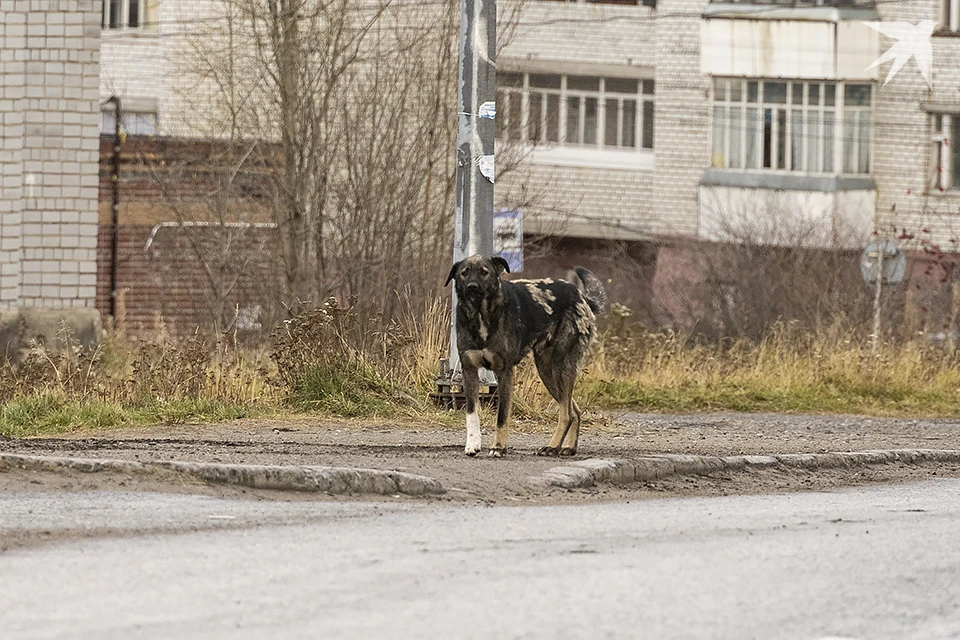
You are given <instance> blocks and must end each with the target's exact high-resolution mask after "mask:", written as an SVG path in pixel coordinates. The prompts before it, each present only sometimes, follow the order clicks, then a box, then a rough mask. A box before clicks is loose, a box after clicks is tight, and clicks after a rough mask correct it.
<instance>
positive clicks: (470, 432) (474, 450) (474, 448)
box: [463, 413, 480, 456]
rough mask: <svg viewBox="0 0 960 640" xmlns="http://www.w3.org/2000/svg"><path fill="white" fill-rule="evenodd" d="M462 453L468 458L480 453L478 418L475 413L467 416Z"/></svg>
mask: <svg viewBox="0 0 960 640" xmlns="http://www.w3.org/2000/svg"><path fill="white" fill-rule="evenodd" d="M463 452H464V453H465V454H467V455H468V456H475V455H477V454H478V453H480V416H478V415H477V414H475V413H468V414H467V444H466V446H464V447H463Z"/></svg>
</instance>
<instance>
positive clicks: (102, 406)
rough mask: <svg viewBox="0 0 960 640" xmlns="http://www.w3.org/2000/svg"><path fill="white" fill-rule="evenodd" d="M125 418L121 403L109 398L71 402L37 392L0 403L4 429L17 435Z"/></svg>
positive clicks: (103, 425)
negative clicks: (107, 401)
mask: <svg viewBox="0 0 960 640" xmlns="http://www.w3.org/2000/svg"><path fill="white" fill-rule="evenodd" d="M124 421H125V416H124V413H123V411H122V410H121V409H119V408H118V407H116V406H114V405H112V404H109V403H105V402H68V401H67V400H66V399H64V398H63V397H61V396H58V395H56V394H53V393H37V394H32V395H28V396H24V397H22V398H17V399H15V400H11V401H9V402H5V403H3V405H0V433H3V435H5V436H10V437H14V438H24V437H30V436H40V435H53V434H58V433H64V432H66V431H72V430H74V429H79V428H88V429H98V428H103V429H106V428H109V427H115V426H118V425H120V424H122V423H123V422H124Z"/></svg>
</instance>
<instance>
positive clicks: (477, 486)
mask: <svg viewBox="0 0 960 640" xmlns="http://www.w3.org/2000/svg"><path fill="white" fill-rule="evenodd" d="M548 438H549V432H548V428H546V427H545V426H537V425H531V424H524V423H521V424H519V425H517V427H516V428H515V429H514V431H513V433H512V435H511V439H510V455H509V456H508V457H507V458H505V459H502V460H499V459H490V458H487V457H485V456H484V457H478V458H474V459H471V458H467V457H465V456H464V455H463V453H462V447H463V442H462V440H463V433H462V432H461V430H460V429H451V428H446V427H441V426H436V425H424V424H417V423H414V422H411V421H404V422H397V421H392V422H378V423H372V422H369V421H368V422H358V421H344V420H339V421H338V420H329V419H296V420H269V421H257V420H242V421H236V422H228V423H220V424H212V425H177V426H157V427H150V428H125V429H118V430H111V431H106V432H98V433H91V432H84V433H82V434H76V435H70V436H65V437H60V438H38V439H30V440H16V441H10V440H5V441H2V442H0V449H2V450H4V451H9V452H17V453H29V454H35V455H65V456H75V457H96V458H126V459H133V460H188V461H199V462H223V463H249V464H282V465H331V466H351V467H368V468H375V469H390V470H398V471H408V472H411V473H419V474H424V475H428V476H432V477H435V478H437V479H439V480H440V481H441V482H442V483H443V485H444V487H446V488H447V491H448V493H447V495H446V496H444V497H443V498H440V499H443V500H470V501H475V500H479V501H483V502H508V501H521V502H527V501H548V502H577V501H583V500H594V499H598V498H601V499H603V498H607V499H630V498H641V497H648V496H651V495H664V494H671V495H713V494H726V493H757V492H768V491H790V490H811V489H826V488H830V487H835V486H841V485H851V484H864V483H869V482H896V481H905V480H913V479H922V478H925V477H930V476H931V475H960V466H940V467H934V466H906V465H888V466H886V467H884V468H878V469H867V470H856V471H843V470H838V471H830V472H824V471H818V472H816V473H812V472H806V471H789V472H786V471H763V472H745V473H738V474H733V475H730V474H727V475H722V476H712V477H686V478H676V479H671V480H665V481H661V482H657V483H650V484H645V485H644V486H641V487H630V488H617V487H610V486H602V487H597V488H594V489H590V490H583V491H574V492H564V491H560V490H557V491H555V492H553V493H551V494H550V495H547V496H544V495H542V494H538V493H535V492H532V491H530V490H529V489H527V488H525V487H524V486H523V481H524V480H525V479H526V478H527V477H528V476H530V475H537V474H540V473H542V472H543V471H545V470H546V469H549V468H550V467H554V466H557V465H561V464H564V459H561V460H559V461H558V460H557V459H556V458H553V459H550V458H539V457H537V456H535V455H534V453H535V451H536V450H537V449H538V448H539V447H540V446H542V445H543V444H544V443H545V442H546V440H547V439H548ZM490 439H491V434H489V433H488V432H485V433H484V442H485V443H488V442H489V441H490ZM899 448H929V449H960V420H903V419H888V418H859V417H849V416H791V415H787V416H785V415H762V414H760V415H752V414H751V415H746V414H732V413H727V414H699V415H648V414H624V415H619V416H607V417H604V418H602V419H601V420H594V421H592V423H591V424H590V425H589V426H586V427H585V431H584V436H583V439H582V441H581V453H580V455H578V456H577V458H578V459H585V458H591V457H599V458H631V457H636V456H639V455H645V454H655V453H695V454H704V455H733V454H772V453H807V452H812V453H816V452H823V451H851V450H865V449H899ZM131 482H133V481H131V480H130V479H125V478H112V479H111V478H99V477H98V478H94V477H91V476H86V477H84V476H83V475H82V474H75V476H61V477H59V478H48V477H44V478H41V477H37V476H32V475H29V474H8V476H7V477H6V478H5V480H4V485H6V486H7V487H11V488H16V487H18V486H31V487H35V488H38V487H39V488H42V487H44V486H51V487H54V486H55V487H57V488H70V487H75V488H90V487H92V486H97V485H98V484H110V485H112V486H130V483H131ZM135 488H147V489H154V490H157V489H164V490H170V489H173V490H188V491H198V492H202V493H214V494H218V495H224V494H232V495H237V494H250V493H251V492H247V491H244V490H242V489H222V488H214V487H199V486H192V487H185V486H179V487H170V486H166V487H164V486H137V487H135ZM256 496H258V497H276V496H264V495H262V494H260V493H257V494H256ZM286 498H287V499H289V498H290V497H289V496H287V497H286ZM295 498H296V499H303V498H304V496H299V495H298V496H295Z"/></svg>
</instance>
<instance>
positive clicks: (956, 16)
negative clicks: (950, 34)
mask: <svg viewBox="0 0 960 640" xmlns="http://www.w3.org/2000/svg"><path fill="white" fill-rule="evenodd" d="M940 2H941V5H940V8H941V11H940V29H941V30H942V31H960V0H940Z"/></svg>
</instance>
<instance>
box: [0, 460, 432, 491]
mask: <svg viewBox="0 0 960 640" xmlns="http://www.w3.org/2000/svg"><path fill="white" fill-rule="evenodd" d="M10 469H25V470H28V471H63V470H65V469H69V470H74V471H80V472H82V473H100V472H113V473H122V474H128V475H151V474H158V473H164V472H168V473H169V472H172V473H174V474H177V475H181V476H187V477H190V478H193V479H195V480H200V481H203V482H207V483H210V484H226V485H237V486H241V487H250V488H253V489H273V490H275V491H309V492H319V493H331V494H362V493H366V494H378V495H394V494H398V493H401V494H404V495H408V496H422V495H429V494H438V493H444V489H443V486H442V485H441V484H440V482H439V481H438V480H436V479H434V478H428V477H427V476H418V475H414V474H412V473H403V472H400V471H381V470H379V469H353V468H349V467H310V466H303V467H288V466H268V465H252V464H207V463H198V462H175V461H173V462H134V461H131V460H102V459H93V458H56V457H46V456H25V455H17V454H11V453H0V471H7V470H10Z"/></svg>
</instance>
